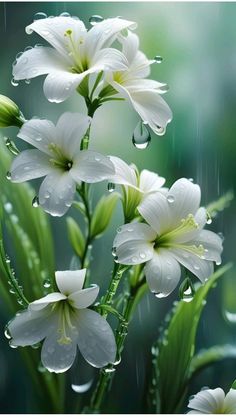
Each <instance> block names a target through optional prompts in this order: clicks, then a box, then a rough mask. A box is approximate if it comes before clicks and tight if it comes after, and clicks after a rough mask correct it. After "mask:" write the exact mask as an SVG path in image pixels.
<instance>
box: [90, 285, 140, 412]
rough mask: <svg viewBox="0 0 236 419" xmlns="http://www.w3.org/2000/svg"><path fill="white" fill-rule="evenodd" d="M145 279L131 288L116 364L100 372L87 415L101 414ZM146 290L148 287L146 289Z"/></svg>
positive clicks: (119, 337)
mask: <svg viewBox="0 0 236 419" xmlns="http://www.w3.org/2000/svg"><path fill="white" fill-rule="evenodd" d="M145 285H146V284H145V282H144V279H143V280H142V281H139V282H138V283H137V284H136V285H134V286H133V287H131V289H130V294H129V296H128V297H127V299H126V302H125V306H124V311H123V320H121V321H120V322H119V324H118V327H117V330H116V334H115V338H116V345H117V356H116V361H115V363H114V364H109V365H108V366H107V367H105V368H102V369H101V370H100V374H99V379H98V383H97V386H96V388H95V390H94V393H93V395H92V397H91V403H90V406H89V407H88V408H85V410H84V412H85V413H99V412H100V409H101V405H102V402H103V399H104V395H105V394H106V393H107V391H108V389H109V387H110V385H111V381H112V379H113V377H114V373H115V366H116V365H118V364H119V363H120V362H121V354H122V351H123V348H124V343H125V339H126V336H127V334H128V326H129V324H130V321H131V319H132V314H133V311H134V308H135V307H136V305H137V303H138V301H139V300H140V298H141V296H142V295H143V292H140V291H141V290H143V289H144V287H145ZM145 290H146V287H145Z"/></svg>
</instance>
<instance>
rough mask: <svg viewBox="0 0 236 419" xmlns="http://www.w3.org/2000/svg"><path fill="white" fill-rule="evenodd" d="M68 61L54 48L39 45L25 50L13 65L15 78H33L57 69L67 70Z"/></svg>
mask: <svg viewBox="0 0 236 419" xmlns="http://www.w3.org/2000/svg"><path fill="white" fill-rule="evenodd" d="M66 69H67V66H66V63H65V62H63V59H62V57H61V56H60V54H58V52H57V51H55V50H54V49H53V48H48V47H37V48H32V49H30V50H28V51H25V52H23V54H22V55H21V56H20V58H18V59H17V62H16V64H15V65H13V70H12V74H13V77H14V79H15V80H22V79H31V78H33V77H37V76H41V75H42V74H48V73H51V72H52V71H56V70H64V71H65V70H66Z"/></svg>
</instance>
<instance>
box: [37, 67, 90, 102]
mask: <svg viewBox="0 0 236 419" xmlns="http://www.w3.org/2000/svg"><path fill="white" fill-rule="evenodd" d="M87 74H89V71H84V72H83V73H81V74H76V73H71V72H69V71H56V70H55V71H53V72H52V73H50V74H48V76H47V77H46V79H45V81H44V85H43V91H44V94H45V96H46V98H47V99H48V100H49V101H50V102H55V103H60V102H63V101H64V100H66V99H67V98H68V97H69V96H71V95H72V93H74V91H75V89H76V88H77V87H78V85H79V84H80V83H81V81H82V80H83V79H84V77H85V76H86V75H87Z"/></svg>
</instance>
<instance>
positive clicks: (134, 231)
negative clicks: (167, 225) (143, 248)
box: [113, 222, 156, 247]
mask: <svg viewBox="0 0 236 419" xmlns="http://www.w3.org/2000/svg"><path fill="white" fill-rule="evenodd" d="M155 239H156V232H155V231H154V230H152V229H151V227H149V226H148V225H147V224H144V223H137V222H134V223H129V224H124V225H123V226H121V227H119V228H118V229H117V235H116V237H115V239H114V242H113V246H114V247H118V246H120V245H121V244H123V243H126V242H129V241H134V240H137V241H138V240H142V241H146V242H153V241H154V240H155Z"/></svg>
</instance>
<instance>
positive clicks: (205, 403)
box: [188, 388, 225, 414]
mask: <svg viewBox="0 0 236 419" xmlns="http://www.w3.org/2000/svg"><path fill="white" fill-rule="evenodd" d="M224 397H225V394H224V391H223V390H222V389H221V388H216V389H214V390H210V389H209V390H202V391H199V392H198V393H197V394H196V395H195V396H194V398H193V399H191V400H190V401H189V404H188V407H189V408H191V409H195V410H197V411H200V412H202V413H207V414H209V413H215V412H216V410H218V409H220V408H221V407H223V402H224Z"/></svg>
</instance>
